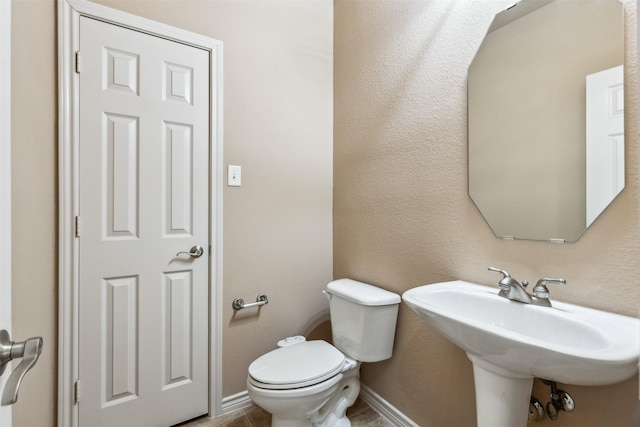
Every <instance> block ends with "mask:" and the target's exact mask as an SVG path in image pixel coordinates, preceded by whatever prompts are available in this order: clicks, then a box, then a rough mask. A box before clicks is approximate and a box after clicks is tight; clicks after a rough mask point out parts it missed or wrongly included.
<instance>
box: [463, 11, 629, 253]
mask: <svg viewBox="0 0 640 427" xmlns="http://www.w3.org/2000/svg"><path fill="white" fill-rule="evenodd" d="M623 62H624V25H623V11H622V5H621V4H620V3H619V2H618V1H617V0H523V1H521V2H519V3H517V4H516V5H515V6H512V7H511V8H509V9H507V10H506V11H504V12H501V13H499V14H498V15H497V16H496V18H495V19H494V21H493V23H492V25H491V27H490V28H489V32H488V33H487V36H486V37H485V39H484V41H483V43H482V45H481V46H480V48H479V51H478V53H477V54H476V56H475V58H474V59H473V62H472V63H471V65H470V67H469V76H468V108H469V111H468V126H469V129H468V131H469V141H468V143H469V146H468V149H469V195H470V196H471V198H472V199H473V201H474V203H475V204H476V206H477V207H478V209H479V210H480V212H481V213H482V215H483V216H484V218H485V219H486V221H487V223H488V224H489V226H490V227H491V229H492V230H493V232H494V233H495V234H496V236H498V237H503V238H516V239H532V240H546V241H558V242H561V241H566V242H573V241H575V240H577V239H578V238H579V237H580V235H581V234H582V233H583V232H584V231H585V230H586V229H587V228H588V227H589V225H591V223H592V222H593V221H594V220H595V218H597V217H598V215H600V213H602V211H603V210H604V209H605V208H606V207H607V205H608V204H609V203H610V202H611V201H612V200H613V199H614V198H615V197H616V195H617V194H618V193H619V192H620V191H621V190H622V188H623V187H624V97H623Z"/></svg>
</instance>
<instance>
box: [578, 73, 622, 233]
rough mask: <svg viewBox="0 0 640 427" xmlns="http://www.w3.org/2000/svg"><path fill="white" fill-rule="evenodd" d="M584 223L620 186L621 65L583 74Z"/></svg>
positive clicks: (601, 208) (604, 206) (593, 218)
mask: <svg viewBox="0 0 640 427" xmlns="http://www.w3.org/2000/svg"><path fill="white" fill-rule="evenodd" d="M586 84H587V95H586V97H587V100H586V103H587V107H586V108H587V112H586V122H587V126H586V134H587V135H586V141H587V142H586V151H587V154H586V156H587V164H586V168H587V190H586V191H587V194H586V204H587V227H588V226H589V225H591V223H592V222H593V221H594V220H595V219H596V218H597V217H598V215H600V213H601V212H602V211H604V209H605V208H606V207H607V206H608V205H609V203H611V201H612V200H613V199H614V198H615V197H616V196H617V195H618V193H620V191H622V189H623V188H624V68H623V66H622V65H620V66H618V67H614V68H610V69H608V70H604V71H600V72H598V73H594V74H590V75H588V76H587V83H586Z"/></svg>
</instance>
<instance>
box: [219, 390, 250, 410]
mask: <svg viewBox="0 0 640 427" xmlns="http://www.w3.org/2000/svg"><path fill="white" fill-rule="evenodd" d="M251 405H253V401H252V400H251V399H250V398H249V393H247V391H246V390H245V391H241V392H240V393H236V394H234V395H231V396H227V397H224V398H222V414H220V415H226V414H229V413H231V412H234V411H237V410H238V409H244V408H247V407H249V406H251Z"/></svg>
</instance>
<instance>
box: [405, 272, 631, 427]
mask: <svg viewBox="0 0 640 427" xmlns="http://www.w3.org/2000/svg"><path fill="white" fill-rule="evenodd" d="M402 299H403V301H404V302H405V303H406V304H407V305H408V306H409V307H411V309H412V310H413V311H415V312H416V313H418V314H419V315H420V317H422V319H423V320H424V321H425V322H426V323H427V324H429V325H431V326H433V327H435V328H436V329H437V330H438V331H439V332H440V333H442V334H443V335H444V336H445V337H447V338H448V339H449V340H451V341H452V342H453V343H455V344H456V345H458V346H459V347H460V348H462V349H463V350H465V351H466V352H467V355H468V356H469V359H471V362H472V363H473V373H474V381H475V389H476V409H477V417H478V419H477V425H478V427H519V426H522V427H524V426H525V425H526V422H527V413H528V407H529V396H530V395H531V386H532V383H533V378H534V377H538V378H544V379H548V380H552V381H558V382H562V383H568V384H575V385H606V384H614V383H617V382H621V381H624V380H626V379H629V378H631V377H632V376H633V375H635V373H636V372H637V371H638V355H639V353H640V320H639V319H636V318H632V317H627V316H621V315H618V314H613V313H608V312H604V311H600V310H594V309H589V308H585V307H580V306H577V305H573V304H567V303H562V302H557V301H553V307H540V306H534V305H531V304H522V303H519V302H514V301H509V300H507V299H505V298H502V297H500V296H498V289H497V288H496V289H493V288H489V287H486V286H481V285H476V284H473V283H469V282H464V281H461V280H456V281H451V282H443V283H436V284H432V285H425V286H420V287H417V288H414V289H411V290H409V291H407V292H405V293H404V294H403V295H402Z"/></svg>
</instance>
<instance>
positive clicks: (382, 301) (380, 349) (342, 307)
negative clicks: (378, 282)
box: [327, 279, 400, 362]
mask: <svg viewBox="0 0 640 427" xmlns="http://www.w3.org/2000/svg"><path fill="white" fill-rule="evenodd" d="M327 293H328V294H329V310H330V312H331V329H332V333H333V345H334V346H335V347H337V348H338V349H340V351H342V352H343V353H345V354H346V355H348V356H349V357H351V358H353V359H355V360H359V361H361V362H378V361H380V360H385V359H388V358H390V357H391V354H392V352H393V341H394V338H395V335H396V320H397V318H398V305H399V304H400V295H397V294H394V293H393V292H389V291H386V290H384V289H381V288H378V287H376V286H373V285H369V284H367V283H362V282H358V281H355V280H351V279H340V280H334V281H333V282H331V283H329V284H328V285H327Z"/></svg>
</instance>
